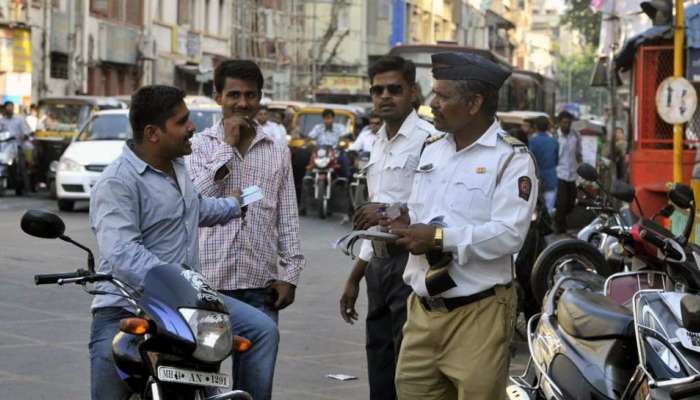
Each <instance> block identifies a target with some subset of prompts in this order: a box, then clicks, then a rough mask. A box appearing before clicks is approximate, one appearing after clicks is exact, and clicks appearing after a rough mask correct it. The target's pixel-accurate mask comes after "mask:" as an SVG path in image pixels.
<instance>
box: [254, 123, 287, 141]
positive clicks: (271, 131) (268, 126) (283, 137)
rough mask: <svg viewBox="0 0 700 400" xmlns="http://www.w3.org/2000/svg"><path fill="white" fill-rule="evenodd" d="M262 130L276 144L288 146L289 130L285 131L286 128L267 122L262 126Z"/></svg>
mask: <svg viewBox="0 0 700 400" xmlns="http://www.w3.org/2000/svg"><path fill="white" fill-rule="evenodd" d="M260 128H261V129H262V131H263V132H264V133H265V134H267V135H268V136H269V137H271V138H272V140H274V141H275V142H277V143H281V144H285V145H286V144H287V130H286V129H284V126H282V125H280V124H278V123H276V122H272V121H267V122H265V124H261V125H260Z"/></svg>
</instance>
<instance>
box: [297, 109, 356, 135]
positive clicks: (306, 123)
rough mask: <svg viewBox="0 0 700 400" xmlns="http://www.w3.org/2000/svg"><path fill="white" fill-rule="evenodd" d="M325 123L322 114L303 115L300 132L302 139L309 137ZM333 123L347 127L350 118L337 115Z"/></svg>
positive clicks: (300, 119) (301, 116) (300, 120)
mask: <svg viewBox="0 0 700 400" xmlns="http://www.w3.org/2000/svg"><path fill="white" fill-rule="evenodd" d="M322 123H323V117H322V116H321V114H301V115H300V116H299V131H300V132H301V136H302V137H306V136H308V135H309V132H311V130H312V129H314V126H316V125H318V124H322ZM333 123H336V124H341V125H343V126H347V124H348V116H347V115H336V116H335V118H334V119H333Z"/></svg>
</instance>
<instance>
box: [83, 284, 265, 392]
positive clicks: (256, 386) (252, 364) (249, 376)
mask: <svg viewBox="0 0 700 400" xmlns="http://www.w3.org/2000/svg"><path fill="white" fill-rule="evenodd" d="M223 299H224V303H225V304H226V307H227V308H228V311H229V314H230V315H231V327H232V329H233V332H234V333H235V334H236V335H240V336H243V337H245V338H247V339H249V340H250V341H251V342H252V343H253V346H252V347H251V348H250V350H248V351H247V352H245V353H243V354H242V355H241V356H240V364H239V367H238V368H237V369H236V370H235V371H234V373H235V374H236V380H237V381H238V382H239V383H240V385H239V387H238V388H237V389H241V390H245V391H247V392H248V393H250V394H251V396H253V398H254V399H256V400H258V399H262V400H269V399H270V398H271V397H272V379H273V377H274V374H275V362H276V361H277V346H278V344H279V332H278V330H277V325H276V324H275V323H274V321H272V320H271V319H270V318H269V317H267V316H266V315H265V314H264V313H262V312H260V311H258V310H257V309H255V308H254V307H251V306H249V305H247V304H245V303H244V302H241V301H238V300H235V299H232V298H230V297H226V296H223ZM130 315H131V314H129V313H128V312H127V311H125V310H124V309H122V308H118V307H107V308H102V309H97V310H95V311H94V312H93V320H92V327H91V333H90V382H91V394H92V400H98V399H99V400H123V399H127V398H128V397H129V395H130V394H131V390H130V389H129V387H128V386H127V385H126V384H125V383H124V381H122V379H121V378H120V377H119V375H118V373H117V370H116V367H115V365H114V360H113V358H112V339H113V338H114V335H116V334H117V333H118V332H119V320H121V319H122V318H125V317H128V316H130Z"/></svg>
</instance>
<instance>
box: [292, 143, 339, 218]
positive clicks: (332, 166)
mask: <svg viewBox="0 0 700 400" xmlns="http://www.w3.org/2000/svg"><path fill="white" fill-rule="evenodd" d="M339 152H342V149H337V150H336V149H335V148H333V147H332V146H317V147H316V148H315V149H314V150H313V152H312V153H311V160H310V161H309V165H308V167H307V171H308V172H307V174H306V175H305V176H304V184H303V189H304V202H303V207H304V209H305V210H304V212H306V211H308V208H309V207H315V208H317V209H318V216H319V217H320V218H321V219H325V218H326V217H327V216H329V215H330V214H331V211H332V208H333V207H332V205H333V204H334V202H335V200H336V199H337V198H339V197H340V196H339V195H338V191H339V190H341V189H343V190H344V193H345V196H347V191H346V190H347V183H348V179H347V178H345V177H342V176H341V174H339V172H340V169H341V165H340V163H339V161H338V160H339V157H340V154H339Z"/></svg>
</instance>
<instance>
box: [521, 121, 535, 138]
mask: <svg viewBox="0 0 700 400" xmlns="http://www.w3.org/2000/svg"><path fill="white" fill-rule="evenodd" d="M520 130H521V131H522V132H523V135H525V137H527V138H529V137H530V136H531V135H532V134H533V133H535V130H534V126H533V121H532V120H531V119H526V120H523V122H522V123H521V124H520ZM523 143H525V144H527V141H523Z"/></svg>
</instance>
